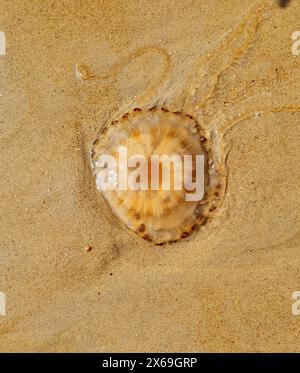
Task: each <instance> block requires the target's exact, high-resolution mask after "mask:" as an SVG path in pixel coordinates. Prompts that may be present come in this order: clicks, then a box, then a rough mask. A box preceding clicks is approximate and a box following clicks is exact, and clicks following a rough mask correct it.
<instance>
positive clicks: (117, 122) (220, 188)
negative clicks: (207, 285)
mask: <svg viewBox="0 0 300 373" xmlns="http://www.w3.org/2000/svg"><path fill="white" fill-rule="evenodd" d="M273 6H274V4H272V2H270V1H258V2H257V3H255V4H254V6H253V7H251V8H250V9H249V11H248V12H247V13H246V14H245V15H244V16H243V17H242V19H241V21H240V22H239V23H238V24H237V25H236V26H235V27H234V28H233V30H231V31H230V32H229V33H228V34H227V35H226V36H225V37H224V38H223V40H221V42H220V43H219V44H218V45H216V46H215V47H214V48H213V49H212V50H209V51H207V52H206V53H204V54H203V55H201V56H200V57H199V58H198V59H196V61H192V65H189V67H188V73H187V74H181V75H180V76H179V78H178V74H177V73H174V72H173V69H172V68H174V64H172V61H171V57H170V55H169V54H168V52H167V51H166V50H165V49H163V48H161V47H153V46H151V47H144V48H140V49H138V50H137V51H136V52H134V53H133V54H132V55H130V56H129V57H127V59H126V60H124V61H121V62H119V63H117V64H115V65H113V66H112V68H111V70H110V71H109V72H108V73H107V74H102V75H96V74H92V73H91V71H90V69H89V68H88V67H87V66H84V65H76V74H77V77H78V78H79V79H81V80H83V81H90V80H95V79H105V78H107V77H108V76H110V75H113V74H116V73H118V72H119V71H120V69H121V68H122V67H123V66H124V65H125V64H126V63H129V62H131V61H132V60H134V59H136V58H138V57H139V56H140V55H142V54H144V53H156V54H159V55H160V56H161V58H162V61H163V69H162V72H161V74H160V76H158V78H157V79H156V80H154V82H153V83H152V84H151V86H150V87H149V88H148V89H147V90H146V91H145V92H143V93H142V94H141V95H140V97H138V98H137V99H136V100H135V101H134V102H131V103H128V104H127V105H126V107H124V108H122V109H121V110H120V112H119V113H117V114H116V115H115V117H114V118H112V119H111V120H110V121H109V122H108V123H105V124H104V125H102V126H101V127H100V132H99V135H98V136H97V138H96V140H95V141H94V144H93V147H92V151H91V158H92V166H93V170H94V173H95V178H96V183H97V187H98V189H100V191H101V193H102V195H103V197H104V198H105V200H106V202H107V203H108V205H109V206H110V207H111V209H112V211H113V213H114V214H115V215H116V216H117V217H118V218H119V219H120V220H121V221H122V222H123V223H125V225H126V226H127V227H128V228H130V229H131V230H133V231H134V232H135V233H136V234H137V235H138V236H140V237H142V238H144V239H146V240H148V241H151V242H153V243H155V244H158V245H159V244H164V243H167V242H176V241H178V240H180V239H182V238H185V237H187V236H189V235H190V234H191V232H193V231H196V230H197V228H198V227H201V226H203V225H205V224H206V223H207V222H208V221H210V220H211V219H212V218H213V217H214V216H215V214H216V211H218V210H219V208H220V206H221V205H222V200H223V197H224V195H225V192H226V180H227V166H226V159H227V154H228V146H227V144H226V141H225V134H226V132H227V131H228V130H229V129H230V128H231V127H233V126H234V125H236V124H238V123H241V122H242V121H245V120H247V119H249V118H251V117H254V118H256V117H260V116H261V114H262V113H265V114H269V113H276V112H296V111H300V105H299V103H297V101H298V99H297V98H295V99H294V100H293V99H292V98H291V99H289V101H287V100H288V98H287V97H284V98H282V97H275V96H274V95H272V94H268V93H265V94H264V93H262V94H260V95H259V96H253V97H247V98H246V99H245V100H244V101H240V102H239V104H238V105H236V106H234V105H232V106H231V107H230V109H226V111H225V112H220V111H218V110H217V111H216V112H214V110H213V109H212V108H213V107H214V99H215V96H216V95H215V92H216V88H217V87H218V85H219V81H220V79H221V78H222V76H223V74H225V73H226V71H227V70H228V69H230V68H231V67H232V66H234V64H236V63H237V62H238V61H239V60H240V59H242V58H243V57H244V56H245V54H246V52H247V50H248V49H249V48H250V47H251V46H252V45H253V43H254V42H255V40H256V38H257V30H258V28H259V25H260V23H261V22H262V21H263V20H264V19H265V11H266V10H267V9H272V7H273ZM172 72H173V74H172ZM189 72H190V75H189ZM183 76H184V79H183ZM120 148H122V149H126V152H127V157H129V158H131V161H132V158H133V165H134V166H137V167H136V168H137V169H138V170H139V173H138V174H135V173H134V172H135V171H136V170H135V169H134V170H135V171H133V175H134V178H133V179H134V187H133V188H128V184H127V185H126V187H124V185H123V187H122V186H121V187H120V185H121V184H123V183H124V180H123V178H122V180H121V178H120V175H121V174H122V173H123V174H124V173H125V174H128V172H125V171H129V169H131V166H132V164H129V163H122V162H120V151H118V150H120ZM153 155H155V156H162V155H169V156H171V157H172V156H175V158H173V162H170V163H169V166H170V167H169V171H170V172H169V180H170V179H172V180H173V181H170V184H169V185H168V187H167V188H164V185H163V183H162V181H163V180H164V178H165V176H164V172H163V166H162V165H161V163H159V162H158V163H156V164H154V165H153V164H152V157H151V156H153ZM197 156H201V157H202V158H201V159H202V160H203V164H202V166H203V167H202V171H203V175H202V176H203V178H202V190H201V193H200V194H199V195H200V198H193V193H196V192H197V171H198V170H199V169H201V166H200V168H199V169H198V168H197V167H198V166H197V160H195V158H197ZM103 157H104V158H103ZM105 157H106V161H107V162H105ZM135 157H136V158H135ZM186 157H192V161H191V163H190V164H189V165H185V163H184V160H185V158H186ZM109 160H115V162H113V161H111V162H108V161H109ZM134 162H135V163H134ZM111 163H113V167H112V165H111ZM182 165H183V169H182V168H180V167H179V166H182ZM178 170H179V171H178ZM185 170H187V171H189V172H187V175H188V176H187V180H186V179H185V180H184V183H181V185H182V187H181V188H180V187H176V181H177V178H178V175H182V174H184V172H185ZM175 171H176V172H175ZM154 175H156V178H157V179H158V182H157V184H156V185H155V187H154V188H152V187H151V186H153V185H152V179H153V176H154ZM170 176H173V178H172V177H170ZM129 178H130V176H129ZM105 179H106V181H107V183H108V184H107V185H108V187H106V188H103V180H105ZM183 179H184V178H183ZM128 181H129V179H128V180H127V179H126V182H128ZM156 181H157V180H156ZM180 181H181V180H180ZM186 181H187V182H186ZM177 186H178V185H177ZM193 187H194V190H193ZM200 189H201V187H200Z"/></svg>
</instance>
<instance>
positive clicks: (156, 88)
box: [75, 46, 171, 106]
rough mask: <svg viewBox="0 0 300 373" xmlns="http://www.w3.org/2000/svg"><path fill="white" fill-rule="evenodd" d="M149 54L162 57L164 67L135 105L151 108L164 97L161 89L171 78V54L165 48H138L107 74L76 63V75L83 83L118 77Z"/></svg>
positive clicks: (113, 66)
mask: <svg viewBox="0 0 300 373" xmlns="http://www.w3.org/2000/svg"><path fill="white" fill-rule="evenodd" d="M148 53H152V54H158V55H160V56H161V58H162V61H163V67H162V69H161V71H160V74H159V76H158V77H157V78H156V79H154V81H153V82H152V83H151V84H150V86H149V87H148V88H147V89H146V91H145V93H144V94H143V95H142V96H141V97H139V98H137V99H136V100H135V105H137V106H144V105H146V104H149V105H150V106H151V105H153V104H155V102H156V101H158V100H159V99H160V97H161V95H162V92H160V90H161V87H162V86H163V84H165V82H166V80H167V78H168V76H169V73H170V70H171V58H170V54H169V53H168V51H167V50H166V49H165V48H163V47H159V46H146V47H141V48H138V49H137V50H135V51H134V52H133V53H131V54H130V55H129V56H127V57H126V58H125V59H122V60H120V61H118V62H116V63H115V64H113V65H112V67H111V68H110V69H109V70H108V71H107V72H104V73H99V74H94V73H92V72H91V70H90V68H89V67H88V66H87V65H83V64H78V63H76V65H75V73H76V76H77V77H78V78H80V79H81V80H83V81H91V80H105V79H108V78H110V77H113V76H116V75H117V74H119V73H120V71H121V70H122V69H123V68H124V67H125V66H126V65H128V64H129V63H131V62H132V61H134V60H136V59H137V58H139V57H141V56H143V55H144V54H148Z"/></svg>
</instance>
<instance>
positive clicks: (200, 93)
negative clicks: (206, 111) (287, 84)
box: [183, 1, 270, 112]
mask: <svg viewBox="0 0 300 373" xmlns="http://www.w3.org/2000/svg"><path fill="white" fill-rule="evenodd" d="M269 6H270V2H269V1H263V2H262V1H260V2H258V3H257V4H256V5H255V6H253V7H251V8H250V10H248V11H247V12H246V14H245V15H244V17H243V19H242V21H241V22H240V23H239V24H237V26H236V27H235V28H234V29H233V30H232V31H231V32H230V33H229V34H227V35H226V36H225V37H224V38H223V40H222V41H221V42H220V43H219V45H218V46H217V47H216V48H214V49H213V50H210V51H208V52H207V53H205V54H204V55H202V56H200V58H199V60H198V61H197V62H196V74H195V79H194V80H193V81H192V83H191V85H190V90H189V94H188V96H187V98H186V100H185V102H184V105H183V106H184V111H185V112H197V111H198V110H200V109H201V108H203V107H204V106H205V104H206V103H207V101H208V100H209V99H210V98H211V97H212V96H213V93H214V91H215V88H216V86H217V85H218V82H219V79H220V77H221V75H222V73H224V71H226V70H227V69H229V68H230V67H232V66H233V65H234V64H236V63H237V62H238V61H240V60H241V59H242V57H243V56H244V55H245V54H246V52H247V51H248V49H249V48H251V46H252V45H253V44H254V42H255V41H256V40H257V29H258V27H259V25H260V24H261V23H262V22H263V21H264V19H265V18H266V15H265V14H264V13H263V11H265V10H266V9H267V8H269Z"/></svg>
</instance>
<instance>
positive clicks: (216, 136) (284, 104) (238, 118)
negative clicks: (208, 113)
mask: <svg viewBox="0 0 300 373" xmlns="http://www.w3.org/2000/svg"><path fill="white" fill-rule="evenodd" d="M280 112H286V113H295V112H300V99H299V97H298V96H296V97H292V98H291V97H288V98H287V97H280V96H279V97H278V96H275V97H274V96H272V95H271V94H266V95H260V96H253V97H251V98H248V99H247V100H245V101H243V102H242V103H240V104H239V105H237V106H236V107H234V108H233V109H231V110H230V111H229V112H227V113H224V114H222V115H219V116H216V117H215V118H214V119H212V121H211V122H210V124H209V125H208V127H207V128H206V129H205V132H206V136H207V137H208V138H209V139H210V141H211V143H212V146H213V147H214V151H215V152H216V158H217V160H218V162H220V163H222V162H223V161H224V159H223V154H225V152H224V147H225V142H224V141H223V138H224V136H225V134H226V132H227V131H228V130H230V129H231V128H232V127H234V126H236V125H237V124H239V123H241V122H243V121H245V120H247V119H249V118H253V117H255V116H256V117H259V116H261V115H263V114H275V113H280Z"/></svg>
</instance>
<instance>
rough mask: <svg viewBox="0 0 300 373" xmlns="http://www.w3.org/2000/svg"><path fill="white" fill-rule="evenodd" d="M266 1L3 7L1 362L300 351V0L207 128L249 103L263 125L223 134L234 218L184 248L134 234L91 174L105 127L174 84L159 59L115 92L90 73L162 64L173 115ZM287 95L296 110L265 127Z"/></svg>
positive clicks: (233, 80)
mask: <svg viewBox="0 0 300 373" xmlns="http://www.w3.org/2000/svg"><path fill="white" fill-rule="evenodd" d="M255 3H256V2H255V1H249V0H240V1H234V0H209V1H208V0H199V1H196V0H188V1H185V2H182V1H180V0H170V1H169V0H163V1H158V0H151V1H149V0H148V1H147V0H124V1H115V0H99V1H96V0H88V1H84V0H76V1H75V0H74V1H71V0H62V1H61V0H60V1H59V0H52V1H49V0H46V1H42V0H34V1H30V0H24V1H20V0H16V1H9V0H0V9H1V12H0V31H3V32H5V37H6V54H5V55H2V56H1V55H0V80H1V86H0V151H1V155H0V163H1V168H0V169H1V176H2V177H1V181H0V209H1V217H0V238H1V241H0V292H3V293H4V294H5V299H6V315H5V316H4V315H0V351H9V352H12V351H15V352H23V351H30V352H33V351H36V352H42V351H43V352H50V351H51V352H52V351H57V352H58V351H61V352H92V351H96V352H250V351H251V352H253V351H259V352H293V351H298V352H300V315H298V316H297V315H295V314H293V313H292V305H293V303H295V300H293V299H292V294H293V293H294V292H295V291H300V234H299V227H300V220H299V218H300V215H299V208H300V185H299V180H300V150H299V149H300V148H299V135H300V113H299V107H300V99H299V92H300V80H299V72H300V54H299V55H294V54H293V53H292V45H293V40H292V39H291V36H292V34H293V33H294V32H295V31H296V30H299V29H300V25H299V15H300V1H299V0H292V1H291V2H290V3H289V5H288V6H287V7H286V8H281V7H279V6H278V3H277V2H276V1H273V0H270V1H269V4H270V7H269V9H268V10H266V12H265V17H263V19H262V20H261V22H259V23H258V27H257V31H256V37H255V41H254V42H253V43H251V45H249V48H247V51H245V53H244V55H243V56H242V58H240V59H239V61H237V63H236V64H233V65H232V66H230V67H229V68H227V69H226V71H224V72H221V73H220V77H219V80H218V84H217V85H216V87H215V90H214V92H213V94H212V97H211V99H210V104H209V109H207V118H210V116H212V115H213V114H215V113H220V114H221V113H223V112H224V113H227V112H230V110H231V109H232V108H233V107H238V106H239V107H243V105H244V104H243V102H244V100H246V102H249V105H250V107H251V108H252V109H254V112H255V110H256V107H257V111H256V115H253V116H252V117H249V118H246V119H245V120H242V121H241V122H240V123H239V124H237V125H236V126H234V127H232V128H231V129H230V130H229V131H228V132H227V133H226V144H227V145H228V146H229V148H230V151H229V154H228V158H227V161H226V162H227V168H228V179H227V188H226V193H225V196H224V201H223V204H222V208H220V210H218V211H217V213H216V216H215V217H214V218H213V219H212V220H211V221H210V222H209V223H208V224H207V225H206V226H204V227H203V229H200V230H199V232H196V233H195V234H194V235H192V236H191V237H190V238H188V239H186V240H182V241H180V242H178V243H175V244H172V245H165V246H161V247H158V246H155V245H153V244H151V243H149V242H147V241H145V240H142V239H140V238H139V237H137V236H136V235H135V234H134V233H133V232H131V231H130V230H129V229H127V228H126V226H125V225H124V224H123V223H122V222H121V221H120V220H119V219H118V218H117V217H116V216H115V215H114V214H113V213H112V212H111V209H110V208H109V206H108V205H107V204H106V203H105V201H104V200H103V198H102V196H101V194H100V193H99V192H98V190H97V189H96V183H95V177H94V175H93V172H92V168H91V162H90V152H91V148H92V143H93V141H94V140H95V138H96V137H97V134H98V132H99V130H100V128H101V127H102V126H103V125H104V124H105V123H106V122H107V121H108V120H110V118H112V117H113V116H114V115H115V114H116V113H117V112H118V111H120V110H121V111H122V108H123V107H126V105H128V104H129V103H130V102H132V101H133V100H134V99H135V98H136V97H140V96H141V95H142V94H143V93H144V92H145V91H146V90H147V87H149V84H151V82H153V80H155V79H157V78H158V77H159V74H160V71H161V69H162V59H161V57H160V55H157V54H155V53H154V54H151V53H148V54H144V55H140V56H139V57H138V58H136V59H133V60H132V61H131V62H130V63H128V64H126V65H124V67H123V68H122V69H120V71H119V72H118V73H117V74H114V75H112V76H108V77H107V78H105V79H94V80H93V79H91V80H90V81H83V80H82V79H78V76H76V73H75V72H76V64H82V65H85V66H89V68H90V69H91V72H92V73H94V74H98V73H101V72H106V71H109V69H110V68H111V67H112V66H113V65H114V64H115V63H118V62H119V61H122V60H124V59H126V58H127V56H128V55H130V54H131V53H133V52H134V51H136V50H137V49H138V48H144V47H148V46H158V47H159V48H164V50H166V51H167V53H168V54H169V56H170V61H171V62H170V68H169V71H168V73H169V74H170V76H171V78H170V79H171V80H170V81H171V82H173V84H170V85H168V84H167V85H166V88H165V89H166V92H167V93H166V95H168V94H169V96H168V97H169V99H168V105H169V106H170V107H172V110H173V108H175V109H176V108H177V106H178V105H180V103H181V102H182V100H183V99H184V95H185V92H186V90H185V89H186V88H185V84H186V81H187V80H188V79H190V75H189V74H190V72H191V70H190V68H189V66H192V64H193V63H194V61H195V62H196V61H198V60H199V56H201V55H204V54H205V53H206V52H207V51H210V50H215V48H217V46H218V45H219V43H220V41H221V40H223V39H224V37H226V35H227V33H229V32H230V31H231V30H232V29H233V28H234V27H235V25H237V24H239V22H240V21H241V19H242V17H243V16H244V15H245V14H246V13H247V11H248V10H249V8H250V7H251V5H255ZM190 64H191V65H190ZM172 79H173V80H172ZM276 97H281V98H283V101H278V102H279V103H278V105H279V106H280V105H282V106H284V107H288V108H289V110H282V111H280V110H278V111H277V112H272V113H264V112H263V110H261V108H262V109H264V102H266V101H268V100H270V101H272V100H273V98H274V102H275V103H276V105H277V99H276ZM266 105H267V103H266ZM280 107H281V106H280ZM290 108H292V109H290ZM293 108H295V110H294V109H293ZM86 246H90V249H88V250H85V247H86ZM299 308H300V307H299Z"/></svg>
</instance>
